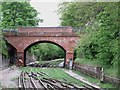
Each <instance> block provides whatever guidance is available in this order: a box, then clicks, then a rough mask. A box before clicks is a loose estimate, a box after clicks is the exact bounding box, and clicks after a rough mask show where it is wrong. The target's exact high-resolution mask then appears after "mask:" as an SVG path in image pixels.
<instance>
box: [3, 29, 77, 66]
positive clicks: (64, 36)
mask: <svg viewBox="0 0 120 90" xmlns="http://www.w3.org/2000/svg"><path fill="white" fill-rule="evenodd" d="M4 36H5V39H6V40H7V42H8V43H10V44H11V45H13V46H14V47H15V48H16V49H17V58H18V63H17V64H18V65H22V66H24V61H25V60H24V50H25V49H27V48H28V47H29V46H30V45H33V44H35V43H37V42H42V41H48V42H51V43H54V44H56V45H58V46H60V47H61V48H63V49H64V50H65V51H66V62H65V64H66V65H68V62H69V60H70V59H72V60H73V57H74V48H75V46H76V42H77V40H79V36H78V35H76V34H75V33H74V32H73V31H72V28H71V27H21V28H19V29H18V31H17V32H6V33H5V34H4ZM19 61H21V62H19Z"/></svg>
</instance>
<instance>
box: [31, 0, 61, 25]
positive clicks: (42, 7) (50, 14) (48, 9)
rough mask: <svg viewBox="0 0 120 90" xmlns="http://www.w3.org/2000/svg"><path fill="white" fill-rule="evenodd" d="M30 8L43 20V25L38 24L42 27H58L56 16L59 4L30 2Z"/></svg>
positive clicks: (58, 22) (33, 0)
mask: <svg viewBox="0 0 120 90" xmlns="http://www.w3.org/2000/svg"><path fill="white" fill-rule="evenodd" d="M30 3H31V6H32V7H34V8H35V9H36V10H37V11H38V12H39V13H40V15H39V18H42V19H43V23H39V26H42V27H51V26H52V27H56V26H59V25H60V21H59V15H58V11H57V10H58V4H59V2H55V1H54V2H48V1H47V2H45V1H44V2H37V1H35V0H32V1H31V2H30Z"/></svg>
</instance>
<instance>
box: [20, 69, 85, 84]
mask: <svg viewBox="0 0 120 90" xmlns="http://www.w3.org/2000/svg"><path fill="white" fill-rule="evenodd" d="M21 70H22V71H24V72H25V71H26V72H29V73H30V72H34V73H43V74H41V75H39V76H38V78H40V79H42V78H53V79H57V80H61V81H63V82H66V83H69V84H75V85H78V86H83V83H81V82H80V81H79V80H77V79H75V78H73V77H71V76H69V75H68V74H66V73H65V72H64V71H63V70H61V69H60V68H36V67H23V68H21Z"/></svg>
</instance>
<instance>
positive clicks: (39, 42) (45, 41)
mask: <svg viewBox="0 0 120 90" xmlns="http://www.w3.org/2000/svg"><path fill="white" fill-rule="evenodd" d="M41 43H50V44H54V45H56V46H58V47H60V48H61V49H62V50H63V51H64V53H65V57H64V61H66V49H65V48H64V47H63V46H62V45H59V44H58V43H56V42H53V41H49V40H42V41H37V42H34V43H32V44H30V45H28V46H27V47H26V48H25V49H24V60H25V61H24V66H26V56H25V55H26V51H27V50H28V49H29V48H30V47H32V46H34V45H36V44H41Z"/></svg>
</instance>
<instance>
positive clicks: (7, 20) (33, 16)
mask: <svg viewBox="0 0 120 90" xmlns="http://www.w3.org/2000/svg"><path fill="white" fill-rule="evenodd" d="M0 9H1V10H0V18H1V22H0V34H1V36H2V30H6V29H8V30H13V29H15V30H16V29H17V28H18V27H20V26H37V25H38V22H39V21H42V20H41V19H39V18H38V17H37V16H38V14H39V13H38V12H37V11H36V10H35V9H34V8H33V7H31V5H30V2H29V1H27V0H26V2H0ZM0 44H1V45H2V48H0V51H1V53H2V54H3V55H4V56H5V57H8V48H7V45H6V42H5V40H4V39H3V38H2V40H1V41H0Z"/></svg>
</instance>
